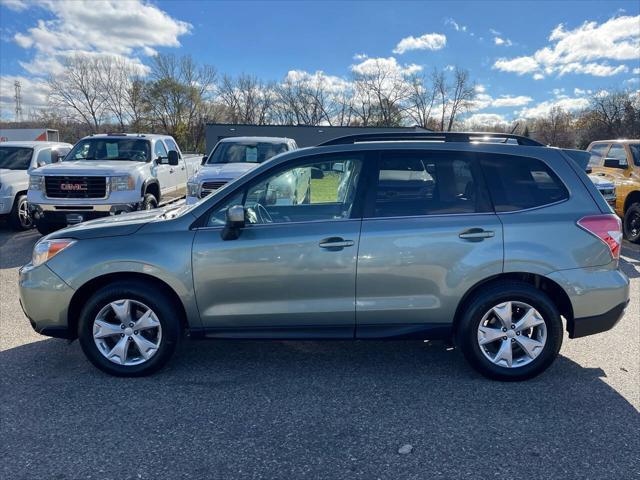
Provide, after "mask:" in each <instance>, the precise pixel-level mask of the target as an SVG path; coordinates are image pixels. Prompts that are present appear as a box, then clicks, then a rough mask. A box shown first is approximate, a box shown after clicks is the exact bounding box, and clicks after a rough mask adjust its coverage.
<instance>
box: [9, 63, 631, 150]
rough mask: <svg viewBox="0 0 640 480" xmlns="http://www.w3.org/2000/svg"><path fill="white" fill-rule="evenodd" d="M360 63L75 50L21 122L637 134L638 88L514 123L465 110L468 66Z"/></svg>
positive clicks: (191, 135) (198, 132) (565, 141)
mask: <svg viewBox="0 0 640 480" xmlns="http://www.w3.org/2000/svg"><path fill="white" fill-rule="evenodd" d="M365 65H366V68H359V69H355V70H354V71H353V72H352V74H351V76H350V78H348V79H340V78H338V77H330V76H327V75H325V74H323V73H322V72H317V73H315V74H309V73H306V72H297V71H293V72H290V73H289V74H288V75H287V76H286V77H285V78H284V79H283V80H282V81H280V82H265V81H263V80H261V79H260V78H258V77H256V76H255V75H249V74H241V75H238V76H231V75H226V74H220V73H219V72H218V71H217V70H216V69H215V68H214V67H213V66H211V65H207V64H198V63H196V62H195V61H194V60H193V58H192V57H191V56H189V55H185V56H176V55H173V54H159V55H156V56H154V57H153V59H152V61H151V64H150V66H149V67H148V68H149V70H148V71H147V72H142V71H141V70H140V66H139V65H135V64H132V63H130V62H129V61H127V60H126V59H122V58H117V57H110V56H106V57H89V56H80V55H78V56H75V57H70V58H68V59H67V60H66V61H65V63H64V65H63V68H62V70H61V71H60V72H59V73H56V74H55V75H52V76H51V77H50V78H49V79H48V86H49V92H50V93H49V97H48V102H47V103H48V106H47V108H43V109H41V110H39V111H36V112H32V113H31V115H30V117H31V120H30V121H29V122H23V125H24V126H30V125H33V126H36V124H37V125H38V126H41V125H46V126H47V127H50V128H57V129H58V130H60V132H61V136H62V138H63V139H64V140H67V141H75V140H77V139H78V138H80V137H81V136H84V135H87V134H89V133H99V132H109V131H114V130H117V131H150V132H157V133H167V134H170V135H173V136H174V137H175V138H176V139H177V140H178V142H179V143H180V144H181V145H182V146H183V148H184V150H187V151H189V150H193V151H203V148H204V140H205V136H204V128H205V124H206V123H207V122H217V123H241V124H256V125H265V124H283V125H335V126H363V127H366V126H371V127H397V126H406V125H418V126H420V127H423V128H428V129H432V130H440V131H451V130H455V129H460V128H465V129H472V130H476V131H482V130H484V131H487V130H489V131H512V130H516V133H523V134H526V135H529V136H532V137H534V138H536V139H538V140H540V141H542V142H544V143H548V144H552V145H557V146H564V147H575V146H578V147H584V146H585V144H588V143H589V141H591V139H597V138H604V137H608V138H616V137H624V136H626V137H635V138H637V137H638V136H640V133H639V131H640V108H639V104H640V96H639V95H637V93H636V94H634V93H632V92H629V91H623V90H620V91H616V92H609V93H608V94H606V95H605V94H603V93H602V92H600V93H597V94H594V95H593V97H592V98H591V100H590V105H589V107H588V108H586V109H585V110H584V111H582V112H578V113H570V112H566V111H563V110H561V109H558V108H553V109H551V111H550V112H549V113H548V114H547V115H545V116H543V117H541V118H537V119H534V120H531V121H529V120H528V121H526V122H520V123H518V124H517V125H505V124H495V125H491V124H477V125H469V124H468V122H467V123H464V124H463V120H464V117H465V114H466V113H468V112H469V111H470V110H472V109H473V107H474V101H475V100H476V95H477V93H476V92H477V89H476V84H475V82H474V81H473V79H472V78H471V76H470V74H469V72H468V71H467V70H464V69H462V68H459V67H454V68H451V67H449V68H445V69H441V70H435V69H434V70H433V71H432V72H430V73H423V72H411V71H406V70H404V69H402V68H400V67H398V66H397V65H390V64H389V63H388V61H386V59H370V60H368V61H367V62H365ZM142 73H145V75H142ZM5 123H6V122H5Z"/></svg>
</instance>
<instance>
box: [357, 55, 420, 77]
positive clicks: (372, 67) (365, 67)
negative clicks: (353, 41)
mask: <svg viewBox="0 0 640 480" xmlns="http://www.w3.org/2000/svg"><path fill="white" fill-rule="evenodd" d="M421 70H422V67H421V66H420V65H416V64H415V63H411V64H406V65H400V64H399V63H398V61H397V60H396V59H395V57H388V58H383V57H381V58H367V59H366V60H364V61H362V62H360V63H357V64H355V65H351V71H353V72H354V73H356V74H359V75H367V74H371V73H375V72H379V71H384V72H388V73H389V74H390V75H400V76H407V75H411V74H412V73H417V72H419V71H421Z"/></svg>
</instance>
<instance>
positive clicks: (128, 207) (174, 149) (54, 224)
mask: <svg viewBox="0 0 640 480" xmlns="http://www.w3.org/2000/svg"><path fill="white" fill-rule="evenodd" d="M201 158H202V157H201V156H198V155H183V154H182V152H181V151H180V148H179V147H178V145H177V144H176V142H175V140H174V139H173V138H172V137H170V136H168V135H150V134H136V133H117V134H100V135H91V136H88V137H85V138H83V139H82V140H80V141H79V142H78V143H76V144H75V146H74V147H73V149H72V150H71V151H70V152H69V154H68V155H67V156H66V157H65V158H64V159H63V160H62V161H61V162H59V163H56V164H52V165H49V166H45V167H42V168H39V169H38V170H37V171H34V172H32V173H31V174H30V176H29V191H28V196H27V197H28V202H29V208H30V210H31V213H32V215H33V219H34V222H35V224H36V227H37V228H38V231H39V232H40V233H42V234H43V235H46V234H47V233H50V232H52V231H54V230H57V229H59V228H63V227H65V226H67V225H70V224H76V223H80V222H83V221H85V220H90V219H93V218H98V217H102V216H107V215H117V214H120V213H127V212H132V211H135V210H149V209H152V208H156V207H157V206H159V205H162V204H165V203H168V202H172V201H174V200H177V199H179V198H182V197H184V196H185V194H186V188H187V179H188V178H189V177H190V176H191V175H193V174H194V172H195V171H196V169H197V168H198V165H199V163H200V159H201Z"/></svg>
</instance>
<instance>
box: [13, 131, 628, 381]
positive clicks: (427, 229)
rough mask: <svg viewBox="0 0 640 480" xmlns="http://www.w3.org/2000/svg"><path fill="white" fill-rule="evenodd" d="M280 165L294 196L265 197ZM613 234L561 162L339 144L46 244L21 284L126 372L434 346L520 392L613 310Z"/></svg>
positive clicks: (402, 140)
mask: <svg viewBox="0 0 640 480" xmlns="http://www.w3.org/2000/svg"><path fill="white" fill-rule="evenodd" d="M292 169H308V173H309V178H310V179H311V180H310V187H309V188H310V192H309V195H308V196H307V198H305V201H303V202H300V203H297V202H281V201H279V199H280V198H282V197H283V195H286V192H282V191H279V189H280V188H282V187H281V186H282V185H283V182H280V181H279V178H281V177H283V176H286V175H288V174H289V172H290V171H291V170H292ZM620 248H621V232H620V221H619V220H618V218H617V217H616V216H615V215H614V214H613V213H612V211H611V209H610V207H609V205H607V203H606V201H605V200H604V199H603V198H602V196H601V195H600V194H599V193H598V191H597V190H596V188H595V187H594V186H593V184H592V183H591V182H590V181H589V178H588V177H587V175H586V174H585V173H584V171H583V170H582V169H580V168H579V167H578V166H577V165H576V164H575V163H574V162H573V160H572V159H571V158H569V157H568V156H567V155H566V154H565V153H563V152H562V150H559V149H556V148H549V147H545V146H543V145H541V144H539V143H537V142H535V141H533V140H531V139H528V138H524V137H518V136H514V135H506V134H477V133H469V134H465V133H447V134H445V133H406V132H405V133H400V134H398V133H390V134H370V135H356V136H349V137H342V138H339V139H335V140H332V141H330V142H327V143H325V144H323V145H321V146H319V147H315V148H311V149H304V150H298V151H294V152H290V153H285V154H282V155H279V156H277V157H274V158H273V159H272V160H271V161H269V162H267V163H265V164H263V165H261V166H260V167H258V168H256V169H255V170H252V171H251V172H249V173H247V174H246V175H244V176H242V177H241V178H238V179H236V180H234V181H233V182H230V183H229V184H227V185H225V186H224V187H223V188H221V189H219V190H217V191H216V192H215V193H214V194H212V195H211V196H209V197H207V198H204V199H202V200H201V201H200V202H198V203H196V204H195V205H191V206H188V207H180V208H174V209H164V210H160V211H151V212H139V213H132V214H128V215H122V216H117V217H112V218H107V219H100V220H94V221H91V222H86V223H83V224H80V225H77V226H74V227H71V228H67V229H64V230H60V231H58V232H56V233H54V234H51V235H49V236H47V237H44V238H43V239H42V240H40V241H39V242H38V243H37V244H36V246H35V247H34V252H33V260H32V262H31V263H29V264H28V265H26V266H24V267H23V268H22V269H21V271H20V297H21V303H22V306H23V308H24V311H25V313H26V315H27V317H28V318H29V320H30V321H31V324H32V326H33V328H34V329H35V330H36V331H37V332H39V333H41V334H43V335H49V336H53V337H62V338H68V339H75V338H78V339H79V340H80V344H81V346H82V349H83V351H84V353H85V354H86V356H87V357H88V359H89V360H90V361H91V362H92V363H93V364H94V365H95V366H97V367H98V368H100V369H102V370H104V371H106V372H108V373H111V374H114V375H122V376H139V375H145V374H149V373H151V372H153V371H156V370H157V369H159V368H160V367H162V366H163V365H165V364H166V363H167V361H168V360H169V358H170V357H171V355H172V354H173V353H174V351H175V349H176V345H177V344H178V342H179V341H180V339H181V337H182V336H183V334H184V333H185V332H188V333H189V334H190V335H191V336H192V337H208V338H216V339H230V338H233V339H237V338H249V339H265V338H269V339H274V338H275V339H380V338H396V339H443V340H452V341H453V343H454V344H455V345H456V346H457V347H458V348H459V349H460V350H461V351H462V353H463V354H464V356H465V357H466V359H467V360H468V361H469V363H470V364H471V365H472V366H473V367H474V368H476V369H477V370H478V371H479V372H480V373H482V374H484V375H486V376H488V377H491V378H494V379H499V380H521V379H526V378H530V377H533V376H534V375H537V374H539V373H540V372H542V371H544V370H545V369H546V368H547V367H548V366H549V365H550V364H551V363H552V362H553V360H554V359H555V357H556V356H557V354H558V351H559V350H560V345H561V343H562V338H563V329H564V328H566V329H567V331H568V333H569V337H570V338H576V337H581V336H585V335H591V334H594V333H598V332H602V331H605V330H608V329H610V328H612V327H613V326H614V325H615V324H616V323H617V322H618V320H619V319H620V318H621V317H622V315H623V312H624V309H625V307H626V306H627V303H628V299H629V280H628V279H627V277H626V276H625V275H624V274H623V273H622V272H621V271H620V270H619V268H618V258H619V255H620Z"/></svg>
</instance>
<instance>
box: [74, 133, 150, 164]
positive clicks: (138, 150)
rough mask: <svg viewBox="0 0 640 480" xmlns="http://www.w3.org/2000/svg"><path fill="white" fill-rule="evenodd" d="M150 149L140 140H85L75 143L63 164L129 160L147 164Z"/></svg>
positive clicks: (147, 143) (146, 142)
mask: <svg viewBox="0 0 640 480" xmlns="http://www.w3.org/2000/svg"><path fill="white" fill-rule="evenodd" d="M150 159H151V147H150V145H149V141H148V140H143V139H141V138H87V139H85V140H81V141H80V142H78V143H76V145H75V146H74V147H73V149H72V150H71V152H69V155H67V156H66V157H65V159H64V161H65V162H67V161H71V160H129V161H134V162H148V161H149V160H150Z"/></svg>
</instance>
